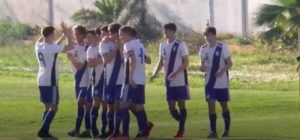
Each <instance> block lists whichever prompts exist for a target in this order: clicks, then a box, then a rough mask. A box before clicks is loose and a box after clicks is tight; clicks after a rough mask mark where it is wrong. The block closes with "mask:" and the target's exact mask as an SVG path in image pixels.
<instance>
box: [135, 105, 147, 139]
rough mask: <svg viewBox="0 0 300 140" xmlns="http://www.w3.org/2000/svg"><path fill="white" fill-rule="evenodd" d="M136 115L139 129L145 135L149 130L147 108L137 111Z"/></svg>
mask: <svg viewBox="0 0 300 140" xmlns="http://www.w3.org/2000/svg"><path fill="white" fill-rule="evenodd" d="M136 116H137V121H138V126H139V130H140V131H142V132H141V134H143V135H145V134H146V131H147V122H148V120H147V115H146V112H145V110H141V111H137V112H136Z"/></svg>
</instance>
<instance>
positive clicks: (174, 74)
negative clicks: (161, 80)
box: [168, 72, 177, 81]
mask: <svg viewBox="0 0 300 140" xmlns="http://www.w3.org/2000/svg"><path fill="white" fill-rule="evenodd" d="M176 76H177V73H176V72H172V73H171V74H169V75H168V80H170V81H171V80H173V79H174V78H175V77H176Z"/></svg>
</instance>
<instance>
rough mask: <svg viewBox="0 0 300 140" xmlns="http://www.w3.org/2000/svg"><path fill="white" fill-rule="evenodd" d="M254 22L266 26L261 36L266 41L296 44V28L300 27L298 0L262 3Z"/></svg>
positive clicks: (289, 45)
mask: <svg viewBox="0 0 300 140" xmlns="http://www.w3.org/2000/svg"><path fill="white" fill-rule="evenodd" d="M256 24H257V25H259V26H262V27H265V28H266V31H264V32H262V33H261V37H262V38H263V39H264V40H265V41H267V42H268V43H272V42H274V41H275V42H276V43H278V41H279V43H283V45H284V46H286V47H293V48H295V47H296V46H297V30H298V27H300V0H277V3H275V4H264V5H263V6H262V7H261V8H260V10H259V12H258V15H257V17H256Z"/></svg>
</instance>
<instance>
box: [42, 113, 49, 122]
mask: <svg viewBox="0 0 300 140" xmlns="http://www.w3.org/2000/svg"><path fill="white" fill-rule="evenodd" d="M47 112H48V111H44V113H43V121H44V119H45V116H46V114H47Z"/></svg>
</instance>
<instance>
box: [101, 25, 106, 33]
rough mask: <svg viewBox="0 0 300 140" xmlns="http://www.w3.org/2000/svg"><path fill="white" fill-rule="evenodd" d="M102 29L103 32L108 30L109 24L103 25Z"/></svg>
mask: <svg viewBox="0 0 300 140" xmlns="http://www.w3.org/2000/svg"><path fill="white" fill-rule="evenodd" d="M100 30H101V31H103V32H108V25H103V26H102V27H101V29H100Z"/></svg>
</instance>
